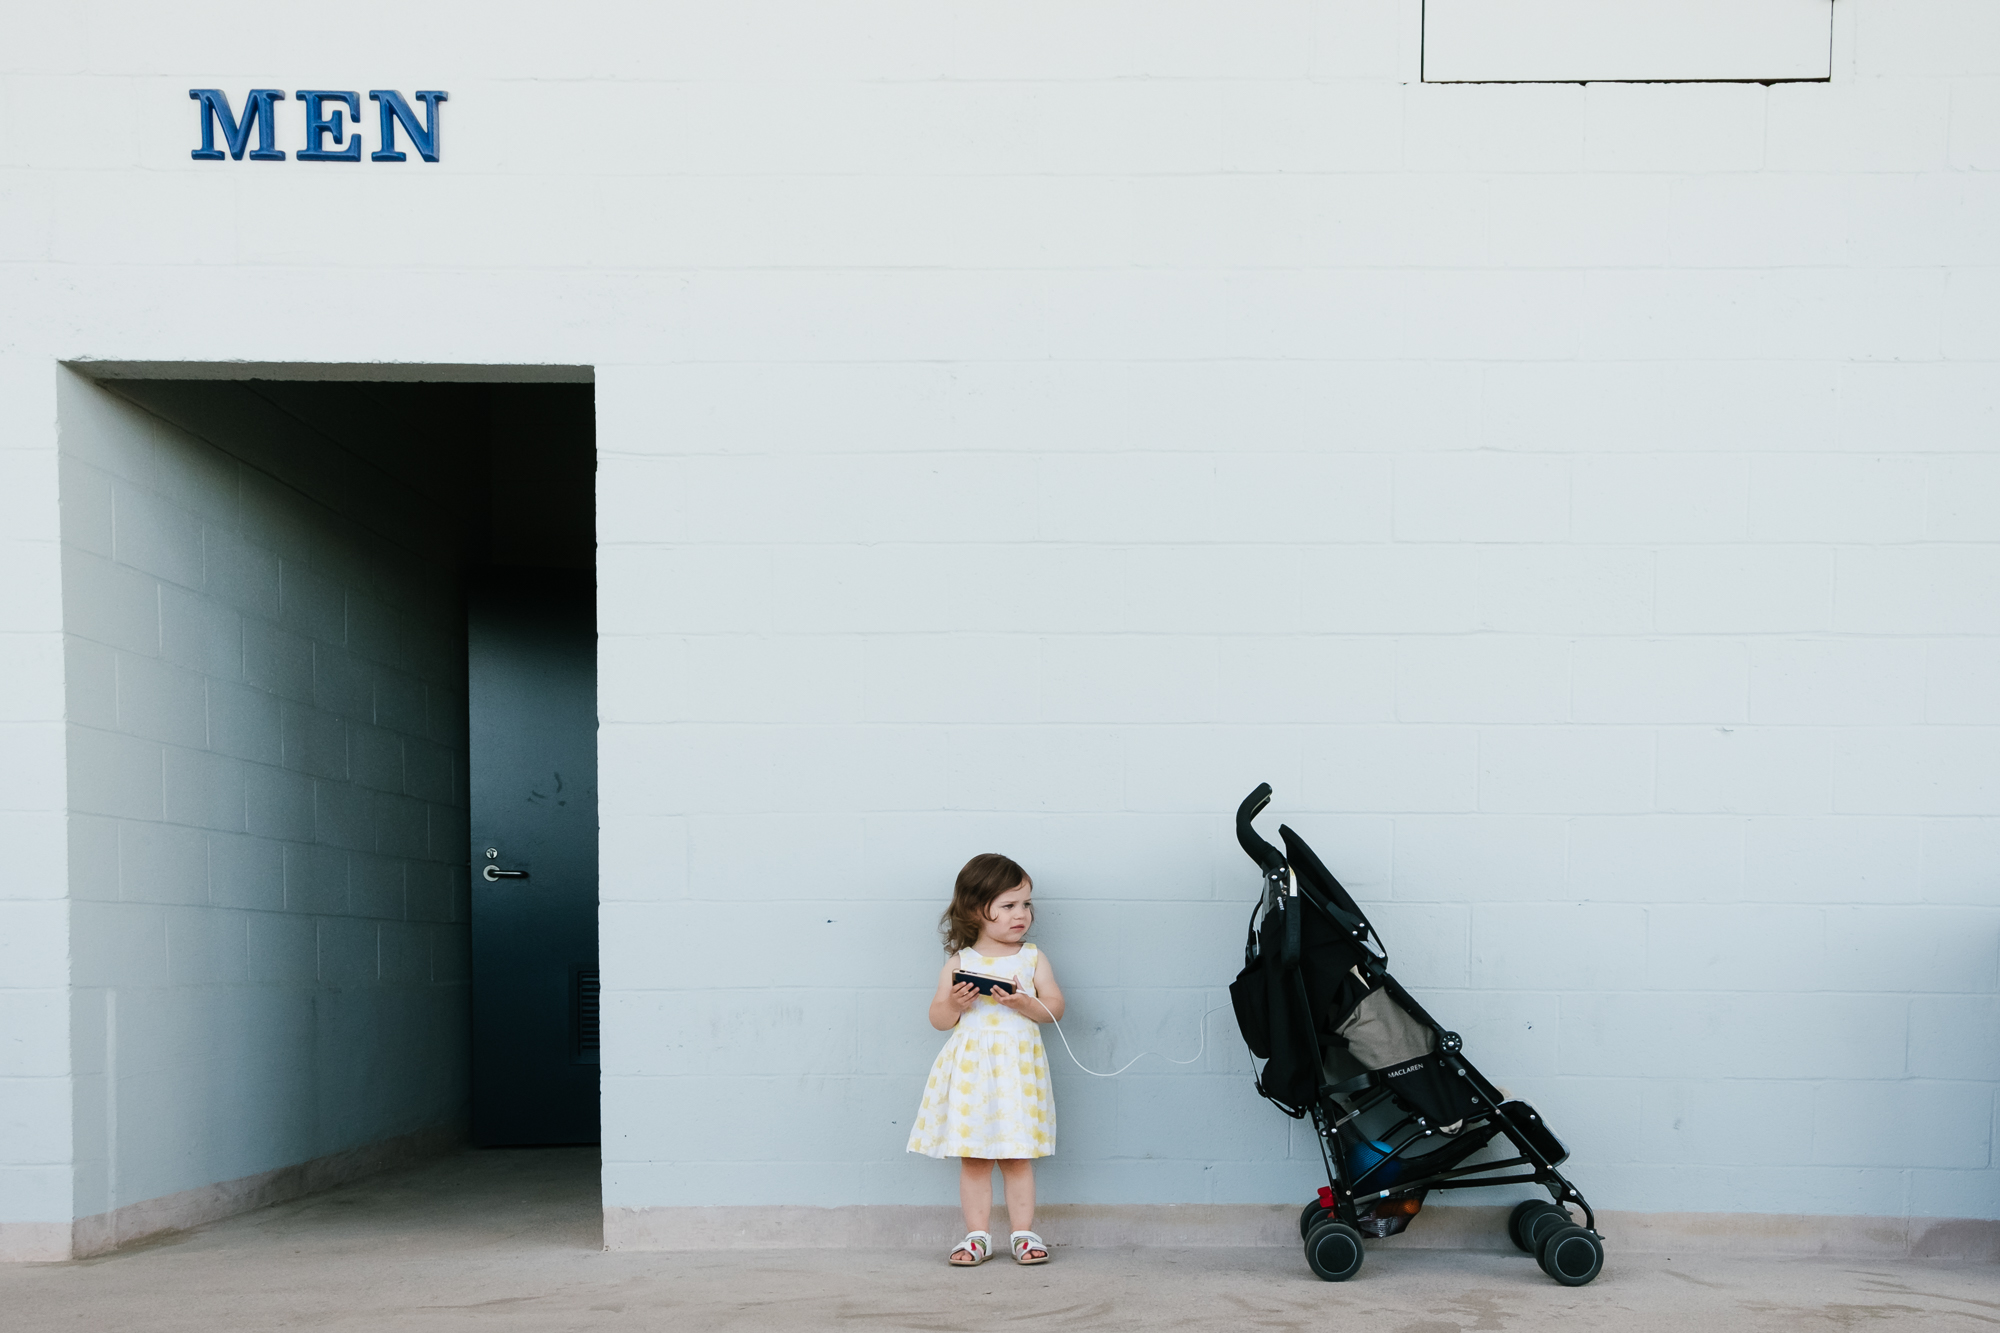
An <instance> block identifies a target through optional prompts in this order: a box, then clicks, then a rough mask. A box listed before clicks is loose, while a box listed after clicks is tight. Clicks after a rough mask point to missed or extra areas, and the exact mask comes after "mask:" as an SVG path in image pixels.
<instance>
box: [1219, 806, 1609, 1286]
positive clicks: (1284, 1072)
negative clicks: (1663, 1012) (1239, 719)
mask: <svg viewBox="0 0 2000 1333" xmlns="http://www.w3.org/2000/svg"><path fill="white" fill-rule="evenodd" d="M1270 800H1271V788H1270V786H1269V785H1268V784H1266V785H1264V786H1260V787H1258V788H1257V790H1256V791H1254V792H1252V793H1250V795H1249V797H1248V798H1247V799H1246V800H1245V801H1244V802H1243V804H1242V806H1241V807H1239V808H1238V810H1237V812H1236V838H1237V841H1238V842H1239V843H1240V844H1241V845H1242V847H1243V850H1244V851H1245V852H1246V853H1248V854H1249V856H1250V859H1251V860H1253V861H1255V862H1256V863H1257V866H1258V869H1259V870H1260V871H1262V872H1263V879H1264V887H1263V892H1262V894H1261V895H1260V896H1259V899H1258V902H1257V906H1256V908H1255V909H1254V910H1253V912H1252V914H1251V918H1250V930H1249V936H1248V938H1247V939H1246V940H1245V941H1244V946H1243V970H1242V972H1240V973H1239V974H1238V975H1237V977H1236V980H1235V982H1234V983H1232V984H1231V986H1230V987H1229V998H1230V1003H1231V1005H1232V1007H1233V1008H1234V1009H1235V1011H1236V1023H1237V1027H1238V1028H1239V1029H1240V1030H1241V1031H1242V1033H1243V1039H1244V1041H1245V1042H1246V1043H1247V1044H1248V1045H1249V1047H1250V1052H1251V1054H1252V1055H1254V1056H1256V1057H1257V1058H1258V1059H1260V1060H1262V1061H1263V1062H1264V1064H1263V1067H1262V1069H1260V1070H1259V1071H1258V1074H1257V1091H1258V1092H1260V1093H1262V1094H1263V1095H1264V1096H1265V1097H1266V1098H1268V1099H1269V1100H1270V1101H1271V1102H1273V1103H1274V1104H1276V1105H1277V1106H1278V1108H1279V1109H1280V1110H1282V1111H1284V1112H1285V1114H1287V1115H1289V1116H1293V1117H1295V1118H1299V1119H1305V1118H1310V1119H1311V1120H1312V1123H1313V1128H1314V1130H1315V1131H1316V1136H1317V1138H1318V1140H1319V1145H1320V1156H1321V1158H1322V1159H1323V1160H1324V1162H1325V1164H1326V1174H1327V1185H1326V1188H1325V1189H1322V1190H1321V1191H1320V1192H1319V1197H1318V1198H1317V1199H1315V1200H1313V1201H1312V1202H1310V1203H1308V1204H1307V1205H1306V1208H1305V1212H1304V1213H1303V1214H1302V1215H1301V1217H1300V1219H1299V1231H1300V1234H1301V1235H1302V1237H1303V1238H1304V1240H1305V1243H1306V1260H1307V1262H1308V1263H1310V1264H1311V1265H1312V1268H1313V1271H1314V1272H1316V1273H1318V1274H1319V1275H1320V1276H1321V1277H1323V1278H1326V1279H1327V1280H1329V1281H1342V1280H1345V1279H1346V1278H1348V1277H1351V1276H1353V1275H1354V1273H1355V1272H1357V1271H1358V1270H1359V1269H1360V1267H1361V1260H1362V1257H1363V1250H1362V1245H1361V1240H1362V1237H1364V1236H1375V1237H1381V1236H1392V1235H1395V1234H1396V1233H1397V1232H1399V1231H1401V1230H1403V1229H1404V1228H1405V1227H1407V1226H1408V1225H1409V1222H1410V1218H1411V1217H1413V1216H1414V1215H1415V1214H1416V1213H1417V1211H1418V1209H1419V1208H1421V1207H1422V1204H1423V1199H1424V1196H1425V1195H1426V1194H1428V1193H1429V1192H1430V1191H1432V1190H1452V1189H1473V1188H1477V1187H1481V1186H1486V1185H1536V1186H1539V1187H1541V1188H1543V1189H1546V1190H1547V1191H1548V1193H1549V1198H1550V1200H1551V1202H1548V1203H1543V1202H1540V1201H1539V1200H1533V1201H1529V1202H1526V1203H1523V1204H1521V1205H1519V1206H1518V1207H1516V1208H1515V1209H1514V1213H1513V1216H1512V1217H1511V1218H1510V1219H1509V1221H1508V1232H1509V1235H1510V1236H1511V1238H1512V1239H1513V1241H1514V1243H1515V1244H1516V1245H1517V1246H1519V1247H1520V1248H1521V1249H1523V1250H1526V1251H1528V1252H1529V1253H1531V1254H1534V1255H1535V1256H1536V1259H1537V1260H1538V1262H1539V1263H1540V1264H1541V1267H1542V1270H1543V1271H1544V1272H1546V1273H1547V1274H1548V1275H1549V1276H1550V1277H1552V1278H1554V1279H1555V1280H1556V1281H1558V1282H1560V1283H1562V1284H1564V1285H1565V1286H1581V1285H1582V1284H1583V1283H1585V1282H1588V1281H1590V1280H1591V1279H1592V1278H1594V1277H1596V1276H1597V1274H1598V1272H1599V1270H1600V1269H1601V1268H1602V1266H1603V1262H1604V1245H1603V1238H1602V1237H1601V1236H1599V1235H1598V1233H1597V1217H1596V1214H1595V1213H1594V1212H1593V1211H1592V1210H1591V1207H1590V1204H1589V1203H1588V1202H1586V1201H1585V1199H1584V1197H1583V1195H1582V1193H1581V1192H1580V1191H1578V1190H1577V1188H1576V1187H1575V1186H1574V1185H1572V1184H1571V1183H1570V1182H1569V1181H1568V1179H1566V1178H1565V1177H1564V1176H1563V1174H1562V1173H1561V1172H1560V1171H1559V1170H1557V1168H1558V1167H1559V1166H1561V1165H1562V1163H1563V1162H1564V1161H1565V1160H1566V1159H1567V1158H1568V1156H1569V1152H1568V1150H1567V1149H1566V1148H1564V1147H1563V1145H1562V1141H1561V1140H1560V1139H1558V1138H1557V1137H1556V1135H1555V1134H1554V1132H1553V1131H1551V1130H1550V1129H1549V1127H1548V1125H1547V1123H1546V1122H1544V1121H1543V1119H1542V1117H1541V1114H1540V1113H1539V1112H1537V1111H1536V1110H1535V1109H1534V1108H1533V1107H1532V1106H1529V1105H1528V1104H1527V1103H1526V1102H1522V1101H1516V1100H1511V1099H1509V1098H1508V1097H1506V1096H1505V1094H1503V1093H1502V1092H1501V1090H1500V1089H1499V1088H1497V1087H1495V1086H1494V1085H1493V1084H1492V1083H1490V1082H1488V1081H1487V1079H1486V1076H1485V1075H1483V1074H1481V1073H1480V1072H1479V1070H1478V1069H1477V1068H1476V1067H1475V1066H1474V1065H1473V1063H1472V1062H1471V1060H1469V1059H1468V1058H1467V1057H1466V1055H1465V1052H1464V1049H1463V1045H1464V1044H1463V1042H1462V1041H1461V1040H1460V1039H1459V1036H1458V1034H1457V1033H1455V1032H1451V1031H1448V1030H1446V1029H1445V1028H1444V1027H1443V1025H1441V1024H1440V1023H1438V1022H1437V1021H1436V1020H1435V1019H1433V1018H1432V1017H1431V1016H1430V1014H1429V1013H1428V1012H1427V1011H1426V1010H1425V1009H1424V1007H1423V1005H1421V1004H1419V1003H1418V1002H1417V1000H1416V999H1415V998H1414V997H1413V996H1411V994H1410V993H1409V992H1408V991H1406V990H1404V989H1403V987H1402V986H1401V985H1400V984H1399V983H1398V982H1397V981H1396V978H1395V977H1394V976H1392V975H1391V974H1390V972H1389V953H1388V950H1387V948H1386V947H1385V946H1384V945H1383V943H1382V940H1381V937H1380V936H1378V935H1377V934H1376V933H1375V928H1374V926H1373V925H1372V924H1370V922H1369V920H1368V917H1367V914H1366V913H1364V912H1363V911H1362V910H1361V907H1360V905H1359V904H1358V903H1356V902H1355V901H1354V899H1353V898H1352V897H1350V896H1349V895H1348V893H1347V890H1346V889H1344V888H1342V887H1341V885H1340V881H1339V880H1337V879H1335V878H1334V877H1333V874H1332V872H1330V871H1329V870H1328V869H1327V868H1326V866H1325V865H1324V864H1323V863H1321V861H1320V859H1319V857H1318V856H1317V855H1315V854H1314V853H1313V849H1312V848H1311V847H1308V846H1307V845H1306V843H1305V841H1304V839H1302V838H1300V837H1299V836H1298V835H1297V834H1296V833H1294V832H1293V831H1292V830H1291V829H1289V828H1286V827H1282V826H1281V827H1280V828H1279V830H1278V834H1279V838H1280V840H1281V841H1283V843H1284V845H1285V849H1284V851H1283V852H1280V851H1279V850H1278V849H1277V848H1275V847H1273V846H1271V844H1270V843H1268V842H1266V841H1264V839H1263V838H1262V837H1260V836H1258V834H1257V831H1256V829H1255V828H1254V827H1253V826H1252V822H1253V821H1254V820H1255V819H1256V817H1257V815H1258V814H1259V813H1260V812H1261V811H1262V810H1263V809H1264V807H1265V806H1266V805H1268V804H1269V803H1270ZM1496 1140H1502V1141H1504V1145H1505V1147H1509V1148H1511V1149H1512V1152H1511V1153H1506V1152H1504V1151H1503V1153H1502V1155H1501V1156H1500V1157H1499V1158H1498V1159H1497V1160H1495V1159H1488V1160H1481V1161H1478V1162H1470V1163H1469V1164H1468V1159H1470V1158H1472V1157H1473V1156H1474V1155H1476V1154H1477V1153H1478V1152H1479V1150H1480V1149H1482V1148H1484V1147H1486V1146H1487V1145H1488V1144H1491V1143H1493V1142H1495V1141H1496ZM1572 1207H1573V1208H1576V1209H1578V1210H1580V1211H1581V1213H1582V1215H1583V1221H1582V1225H1581V1226H1579V1225H1576V1219H1575V1217H1574V1216H1573V1215H1572V1214H1571V1212H1570V1211H1569V1210H1570V1209H1571V1208H1572Z"/></svg>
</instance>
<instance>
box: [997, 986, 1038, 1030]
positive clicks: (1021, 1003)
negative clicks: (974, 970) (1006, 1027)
mask: <svg viewBox="0 0 2000 1333" xmlns="http://www.w3.org/2000/svg"><path fill="white" fill-rule="evenodd" d="M993 998H994V999H996V1000H998V1001H999V1002H1000V1003H1001V1004H1004V1005H1006V1006H1007V1007H1008V1008H1009V1009H1012V1010H1013V1011H1014V1012H1015V1013H1017V1014H1021V1015H1023V1016H1024V1017H1027V1018H1032V1019H1034V1020H1035V1021H1036V1022H1037V1023H1045V1022H1047V1021H1048V1017H1049V1016H1048V1013H1047V1011H1045V1010H1044V1009H1043V1008H1042V1004H1041V1001H1039V1000H1037V999H1036V998H1035V997H1034V996H1032V995H1030V994H1028V993H1027V992H1026V991H1019V990H1012V991H1008V992H1006V993H1005V994H1002V993H1001V992H999V991H995V992H993Z"/></svg>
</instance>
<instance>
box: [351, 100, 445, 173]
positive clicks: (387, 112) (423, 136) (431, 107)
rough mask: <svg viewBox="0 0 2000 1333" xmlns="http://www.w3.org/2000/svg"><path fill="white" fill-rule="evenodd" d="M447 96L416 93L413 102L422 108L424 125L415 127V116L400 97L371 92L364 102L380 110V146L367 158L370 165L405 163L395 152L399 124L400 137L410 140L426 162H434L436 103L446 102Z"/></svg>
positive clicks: (435, 156)
mask: <svg viewBox="0 0 2000 1333" xmlns="http://www.w3.org/2000/svg"><path fill="white" fill-rule="evenodd" d="M450 96H451V95H450V94H449V93H435V92H429V93H418V94H417V100H418V101H419V102H422V103H423V104H424V120H425V121H426V122H427V123H426V124H423V125H419V124H417V113H416V112H414V111H412V110H411V109H410V104H409V103H408V102H405V101H404V100H403V95H402V94H401V93H399V92H397V91H395V90H394V89H393V88H371V89H369V90H368V100H369V101H371V102H376V103H379V104H380V105H381V107H382V133H381V135H380V136H379V137H380V138H381V140H382V146H381V147H380V148H377V149H376V150H375V151H374V152H372V153H370V154H369V155H368V160H369V161H370V162H405V161H408V160H409V159H408V158H407V157H406V156H404V154H403V153H401V152H399V151H397V148H396V123H397V122H398V121H401V122H402V125H403V133H405V134H407V135H409V136H410V144H411V146H413V147H414V148H415V149H416V150H417V153H418V155H419V156H421V157H422V158H423V159H424V161H426V162H435V161H437V160H438V103H439V102H444V101H448V100H450Z"/></svg>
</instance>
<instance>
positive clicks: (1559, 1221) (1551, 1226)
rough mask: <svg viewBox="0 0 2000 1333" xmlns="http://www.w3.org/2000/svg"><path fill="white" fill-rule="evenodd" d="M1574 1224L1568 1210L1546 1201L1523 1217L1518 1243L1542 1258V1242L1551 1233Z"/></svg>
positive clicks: (1530, 1252)
mask: <svg viewBox="0 0 2000 1333" xmlns="http://www.w3.org/2000/svg"><path fill="white" fill-rule="evenodd" d="M1572 1225H1574V1222H1573V1221H1572V1219H1571V1218H1570V1215H1569V1214H1568V1213H1567V1212H1565V1211H1563V1210H1562V1209H1561V1208H1558V1207H1556V1206H1555V1205H1554V1204H1552V1203H1545V1204H1543V1205H1542V1206H1541V1207H1539V1208H1537V1209H1535V1211H1534V1212H1532V1213H1528V1214H1526V1215H1525V1216H1523V1217H1522V1218H1521V1235H1520V1240H1519V1241H1517V1242H1516V1243H1517V1244H1519V1245H1520V1246H1521V1248H1522V1249H1524V1250H1526V1251H1527V1252H1528V1253H1529V1254H1532V1255H1534V1256H1536V1257H1537V1258H1540V1257H1541V1253H1542V1242H1543V1241H1545V1240H1547V1239H1548V1238H1549V1234H1550V1233H1551V1232H1554V1231H1559V1230H1561V1229H1562V1228H1563V1227H1566V1226H1572Z"/></svg>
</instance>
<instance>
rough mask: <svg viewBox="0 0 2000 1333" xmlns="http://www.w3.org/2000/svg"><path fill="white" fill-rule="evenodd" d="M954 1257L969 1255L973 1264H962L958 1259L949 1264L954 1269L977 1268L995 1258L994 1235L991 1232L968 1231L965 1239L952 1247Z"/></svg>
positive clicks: (953, 1259)
mask: <svg viewBox="0 0 2000 1333" xmlns="http://www.w3.org/2000/svg"><path fill="white" fill-rule="evenodd" d="M951 1253H952V1255H959V1254H969V1255H971V1256H972V1262H971V1263H969V1264H962V1263H959V1262H958V1261H957V1259H956V1258H951V1259H950V1260H949V1262H950V1263H951V1266H952V1267H953V1268H977V1267H979V1265H981V1264H983V1263H985V1262H986V1261H987V1260H988V1259H991V1258H992V1257H993V1233H992V1232H990V1231H968V1232H966V1233H965V1239H964V1240H962V1241H960V1242H959V1243H958V1244H956V1245H954V1246H952V1249H951Z"/></svg>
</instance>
